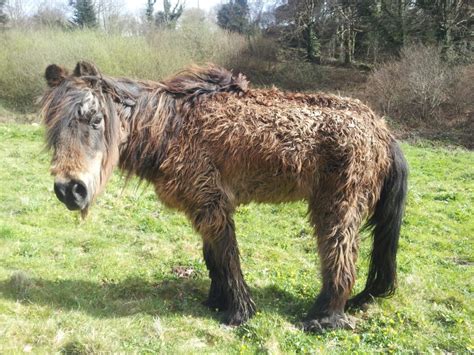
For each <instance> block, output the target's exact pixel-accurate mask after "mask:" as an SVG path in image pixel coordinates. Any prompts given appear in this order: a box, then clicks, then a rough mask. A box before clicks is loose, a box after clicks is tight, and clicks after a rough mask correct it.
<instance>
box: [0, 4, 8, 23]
mask: <svg viewBox="0 0 474 355" xmlns="http://www.w3.org/2000/svg"><path fill="white" fill-rule="evenodd" d="M5 3H6V0H0V26H2V27H3V26H5V24H6V23H7V22H8V17H7V14H6V13H5V12H4V8H5Z"/></svg>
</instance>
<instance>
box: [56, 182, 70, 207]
mask: <svg viewBox="0 0 474 355" xmlns="http://www.w3.org/2000/svg"><path fill="white" fill-rule="evenodd" d="M66 188H67V185H66V184H63V183H60V182H55V183H54V193H55V194H56V197H57V198H58V200H59V201H61V202H63V203H64V202H65V200H66Z"/></svg>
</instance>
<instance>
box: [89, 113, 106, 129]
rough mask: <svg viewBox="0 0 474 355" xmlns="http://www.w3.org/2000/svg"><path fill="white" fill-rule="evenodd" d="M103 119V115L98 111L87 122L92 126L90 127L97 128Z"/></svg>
mask: <svg viewBox="0 0 474 355" xmlns="http://www.w3.org/2000/svg"><path fill="white" fill-rule="evenodd" d="M103 119H104V116H103V115H102V114H100V113H99V114H97V115H95V116H94V117H92V118H91V120H90V122H89V124H90V125H91V126H92V128H94V129H98V128H99V127H100V123H101V122H102V120H103Z"/></svg>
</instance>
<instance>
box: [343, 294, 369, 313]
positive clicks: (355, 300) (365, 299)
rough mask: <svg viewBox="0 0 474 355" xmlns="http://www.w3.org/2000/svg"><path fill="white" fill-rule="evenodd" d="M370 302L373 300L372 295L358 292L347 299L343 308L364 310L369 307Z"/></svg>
mask: <svg viewBox="0 0 474 355" xmlns="http://www.w3.org/2000/svg"><path fill="white" fill-rule="evenodd" d="M372 302H374V297H373V296H372V295H370V294H366V293H360V294H358V295H356V296H354V297H352V298H351V299H349V300H348V301H347V303H346V307H345V310H346V311H347V310H355V311H357V310H361V311H366V310H367V309H368V308H369V304H370V303H372Z"/></svg>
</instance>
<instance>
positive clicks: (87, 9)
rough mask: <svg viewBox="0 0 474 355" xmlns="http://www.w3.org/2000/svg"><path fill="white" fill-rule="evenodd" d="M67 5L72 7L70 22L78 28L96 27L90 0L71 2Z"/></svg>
mask: <svg viewBox="0 0 474 355" xmlns="http://www.w3.org/2000/svg"><path fill="white" fill-rule="evenodd" d="M69 4H70V5H71V6H72V7H74V15H73V18H72V22H73V23H74V24H76V25H77V26H79V27H96V26H97V16H96V13H95V9H94V4H93V2H92V1H91V0H71V1H70V2H69Z"/></svg>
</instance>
